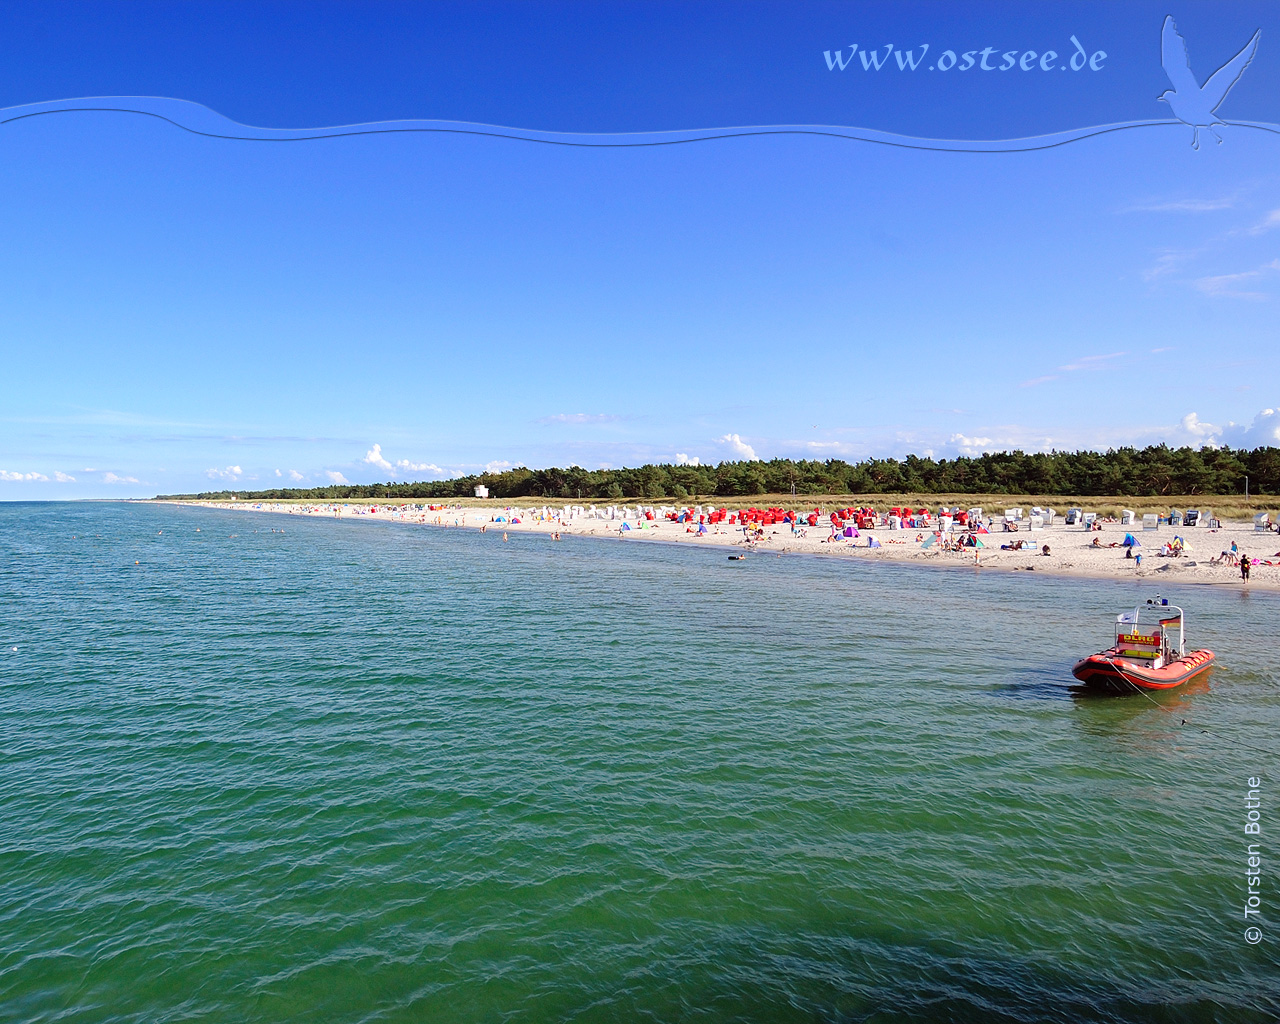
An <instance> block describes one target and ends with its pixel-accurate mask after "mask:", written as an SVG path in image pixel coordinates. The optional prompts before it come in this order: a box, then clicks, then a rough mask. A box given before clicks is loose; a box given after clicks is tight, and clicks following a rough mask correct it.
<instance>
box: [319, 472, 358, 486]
mask: <svg viewBox="0 0 1280 1024" xmlns="http://www.w3.org/2000/svg"><path fill="white" fill-rule="evenodd" d="M324 475H325V476H327V477H328V478H329V482H330V483H333V484H349V483H351V481H350V480H348V479H347V478H346V477H345V476H343V475H342V474H341V473H339V472H337V471H336V470H332V469H326V470H325V471H324Z"/></svg>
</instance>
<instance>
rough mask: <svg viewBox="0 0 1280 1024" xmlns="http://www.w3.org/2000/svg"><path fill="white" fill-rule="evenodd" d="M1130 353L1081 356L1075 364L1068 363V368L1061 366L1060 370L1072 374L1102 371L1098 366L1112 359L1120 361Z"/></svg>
mask: <svg viewBox="0 0 1280 1024" xmlns="http://www.w3.org/2000/svg"><path fill="white" fill-rule="evenodd" d="M1128 354H1129V353H1128V352H1108V353H1107V354H1106V355H1105V356H1081V357H1080V358H1079V359H1077V360H1076V361H1075V362H1074V363H1067V365H1066V366H1059V367H1058V369H1059V370H1061V371H1062V372H1063V373H1071V372H1073V371H1075V370H1097V369H1101V367H1100V366H1099V365H1098V364H1100V363H1105V362H1107V361H1108V360H1111V359H1119V358H1120V357H1121V356H1127V355H1128Z"/></svg>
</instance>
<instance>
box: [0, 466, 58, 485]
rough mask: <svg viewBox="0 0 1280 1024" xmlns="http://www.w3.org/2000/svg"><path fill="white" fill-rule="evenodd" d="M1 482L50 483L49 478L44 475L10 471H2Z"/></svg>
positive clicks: (0, 474) (0, 472)
mask: <svg viewBox="0 0 1280 1024" xmlns="http://www.w3.org/2000/svg"><path fill="white" fill-rule="evenodd" d="M0 480H4V481H6V482H7V483H15V484H16V483H30V482H32V481H44V482H45V483H48V482H49V478H48V477H47V476H45V475H44V474H43V473H10V472H9V471H8V470H5V469H0Z"/></svg>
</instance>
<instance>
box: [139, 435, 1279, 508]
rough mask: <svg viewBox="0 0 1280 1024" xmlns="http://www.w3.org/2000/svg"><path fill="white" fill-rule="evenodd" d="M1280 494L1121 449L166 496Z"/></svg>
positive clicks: (1183, 457)
mask: <svg viewBox="0 0 1280 1024" xmlns="http://www.w3.org/2000/svg"><path fill="white" fill-rule="evenodd" d="M1246 477H1247V478H1248V488H1249V493H1250V494H1257V495H1274V494H1280V448H1255V449H1253V450H1252V451H1247V450H1243V449H1237V450H1233V449H1230V448H1200V449H1196V448H1188V447H1183V448H1170V447H1169V446H1167V445H1152V446H1150V447H1147V448H1142V449H1137V448H1116V449H1112V450H1110V451H1106V452H1092V451H1077V452H1056V451H1055V452H1047V453H1045V452H1033V453H1027V452H1021V451H1012V452H993V453H990V454H986V455H980V456H974V457H968V456H962V457H960V458H956V459H932V458H922V457H920V456H917V455H908V456H907V457H906V458H905V459H901V460H899V459H865V460H863V461H861V462H845V461H844V460H842V459H828V460H827V461H825V462H818V461H815V460H808V459H801V460H793V459H770V460H768V461H764V460H753V461H745V462H721V463H719V464H718V465H714V466H712V465H705V466H703V465H696V466H695V465H687V464H685V465H670V464H660V465H647V466H638V467H636V468H633V469H583V468H582V467H580V466H570V467H568V468H566V469H527V468H525V467H519V468H516V469H508V470H504V471H503V472H500V473H479V474H474V475H471V476H460V477H455V478H454V479H452V480H431V481H419V482H414V483H396V482H394V481H392V482H388V483H385V484H383V483H374V484H330V485H328V486H325V487H306V488H275V489H269V490H261V491H241V490H235V491H231V490H222V491H206V492H204V493H201V494H183V495H160V497H162V498H200V499H205V500H213V501H216V500H218V499H224V500H225V499H229V498H231V497H232V496H233V495H234V496H235V497H238V498H241V499H247V500H268V499H276V498H301V499H312V500H317V501H335V500H342V499H348V498H414V499H419V500H434V499H448V498H468V497H472V496H473V495H474V493H475V487H476V485H477V484H483V485H484V486H486V487H487V488H488V489H489V495H490V496H491V497H493V498H544V499H545V498H553V499H573V500H590V501H622V500H626V499H637V498H639V499H655V500H656V499H660V498H673V499H677V500H683V499H686V498H692V499H700V498H713V497H741V496H745V495H752V494H790V493H792V491H793V489H794V493H795V494H797V495H801V494H1037V495H1068V494H1069V495H1081V496H1085V495H1098V496H1101V495H1129V496H1134V497H1144V496H1147V497H1157V496H1160V495H1166V494H1167V495H1174V494H1179V495H1198V494H1203V495H1231V494H1243V493H1244V492H1245V478H1246Z"/></svg>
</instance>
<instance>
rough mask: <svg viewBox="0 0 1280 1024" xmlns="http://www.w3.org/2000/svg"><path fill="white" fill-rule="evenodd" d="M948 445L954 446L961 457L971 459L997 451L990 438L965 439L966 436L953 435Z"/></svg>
mask: <svg viewBox="0 0 1280 1024" xmlns="http://www.w3.org/2000/svg"><path fill="white" fill-rule="evenodd" d="M947 444H949V445H952V446H953V447H954V448H955V449H956V451H958V452H959V453H960V454H961V455H968V456H971V457H973V456H978V455H981V454H982V453H983V452H989V451H994V450H995V448H993V447H992V446H993V445H995V441H993V440H992V439H991V438H989V437H965V436H964V434H952V435H951V437H950V439H949V440H948V441H947ZM996 447H999V446H998V445H997V446H996Z"/></svg>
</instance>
